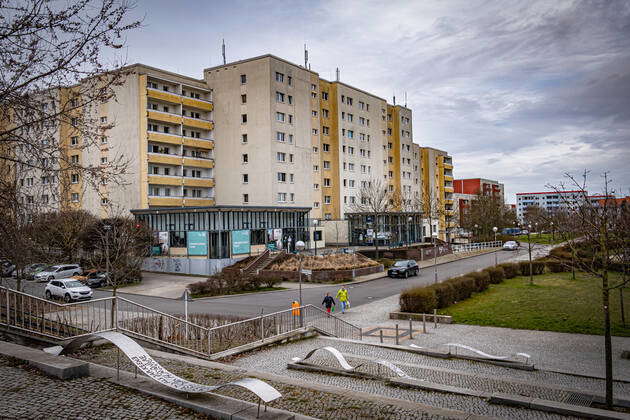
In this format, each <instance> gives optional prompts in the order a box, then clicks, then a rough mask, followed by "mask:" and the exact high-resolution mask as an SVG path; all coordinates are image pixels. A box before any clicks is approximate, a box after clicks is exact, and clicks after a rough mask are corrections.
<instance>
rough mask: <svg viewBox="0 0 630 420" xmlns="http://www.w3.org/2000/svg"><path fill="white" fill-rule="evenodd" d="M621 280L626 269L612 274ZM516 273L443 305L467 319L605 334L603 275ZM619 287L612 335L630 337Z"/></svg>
mask: <svg viewBox="0 0 630 420" xmlns="http://www.w3.org/2000/svg"><path fill="white" fill-rule="evenodd" d="M611 277H612V278H613V279H615V280H618V279H619V278H620V274H618V273H611ZM534 283H535V284H534V285H533V286H530V285H529V277H515V278H513V279H509V280H504V281H503V283H501V284H496V285H490V288H489V289H488V290H486V291H484V292H482V293H478V294H475V295H473V296H472V297H471V298H470V299H467V300H465V301H463V302H460V303H457V304H455V305H452V306H450V307H448V308H445V309H442V310H441V311H440V313H442V314H446V315H452V316H453V321H454V322H457V323H461V324H472V325H487V326H494V327H506V328H517V329H526V330H543V331H558V332H568V333H582V334H599V335H603V333H604V332H603V331H604V329H603V315H602V310H601V306H602V304H601V299H602V298H601V295H602V294H601V288H600V287H599V285H600V284H601V280H600V279H596V278H593V277H589V276H587V275H586V274H584V273H578V274H577V276H576V280H572V279H571V273H558V274H543V275H540V276H534ZM619 300H620V299H619V291H618V290H614V291H613V292H612V295H611V298H610V308H611V322H612V334H613V335H618V336H625V337H628V336H630V328H628V327H626V328H624V327H623V326H622V325H621V311H620V309H619V308H620V302H619ZM624 307H625V312H626V319H627V322H626V325H630V316H629V315H628V314H629V313H630V290H624Z"/></svg>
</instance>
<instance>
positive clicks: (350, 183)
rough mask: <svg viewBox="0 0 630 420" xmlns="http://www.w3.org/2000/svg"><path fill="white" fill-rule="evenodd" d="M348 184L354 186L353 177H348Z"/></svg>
mask: <svg viewBox="0 0 630 420" xmlns="http://www.w3.org/2000/svg"><path fill="white" fill-rule="evenodd" d="M348 186H349V187H350V188H354V179H350V180H348Z"/></svg>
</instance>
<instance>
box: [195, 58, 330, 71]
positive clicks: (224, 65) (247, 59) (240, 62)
mask: <svg viewBox="0 0 630 420" xmlns="http://www.w3.org/2000/svg"><path fill="white" fill-rule="evenodd" d="M263 58H274V59H276V60H278V61H282V62H284V63H286V64H289V65H291V66H295V67H299V68H300V69H302V70H306V71H308V72H309V73H313V74H315V75H317V76H318V77H319V73H317V72H316V71H313V70H310V69H307V68H306V67H304V66H301V65H299V64H295V63H292V62H290V61H289V60H285V59H284V58H280V57H278V56H275V55H273V54H263V55H259V56H256V57H250V58H244V59H242V60H238V61H232V62H230V63H225V64H221V65H218V66H213V67H207V68H205V69H203V71H204V73H205V72H207V71H212V70H216V69H220V68H222V67H229V66H236V65H238V64H243V63H248V62H250V61H256V60H262V59H263Z"/></svg>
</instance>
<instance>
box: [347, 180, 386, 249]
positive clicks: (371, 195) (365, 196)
mask: <svg viewBox="0 0 630 420" xmlns="http://www.w3.org/2000/svg"><path fill="white" fill-rule="evenodd" d="M393 208H394V198H393V195H392V193H390V192H389V191H388V185H387V183H385V182H383V181H382V180H381V179H380V178H376V179H371V180H370V181H368V182H367V183H365V184H364V186H363V187H361V189H360V190H359V195H358V197H357V201H356V202H355V203H353V204H351V209H352V211H353V212H355V213H365V214H369V215H370V216H371V217H372V218H373V222H372V223H373V224H374V250H375V252H376V258H378V229H379V220H380V218H381V217H382V216H383V214H385V213H388V212H389V211H391V210H392V209H393Z"/></svg>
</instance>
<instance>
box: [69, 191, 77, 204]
mask: <svg viewBox="0 0 630 420" xmlns="http://www.w3.org/2000/svg"><path fill="white" fill-rule="evenodd" d="M70 200H71V201H72V202H73V203H76V202H78V201H79V193H72V194H71V195H70Z"/></svg>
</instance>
